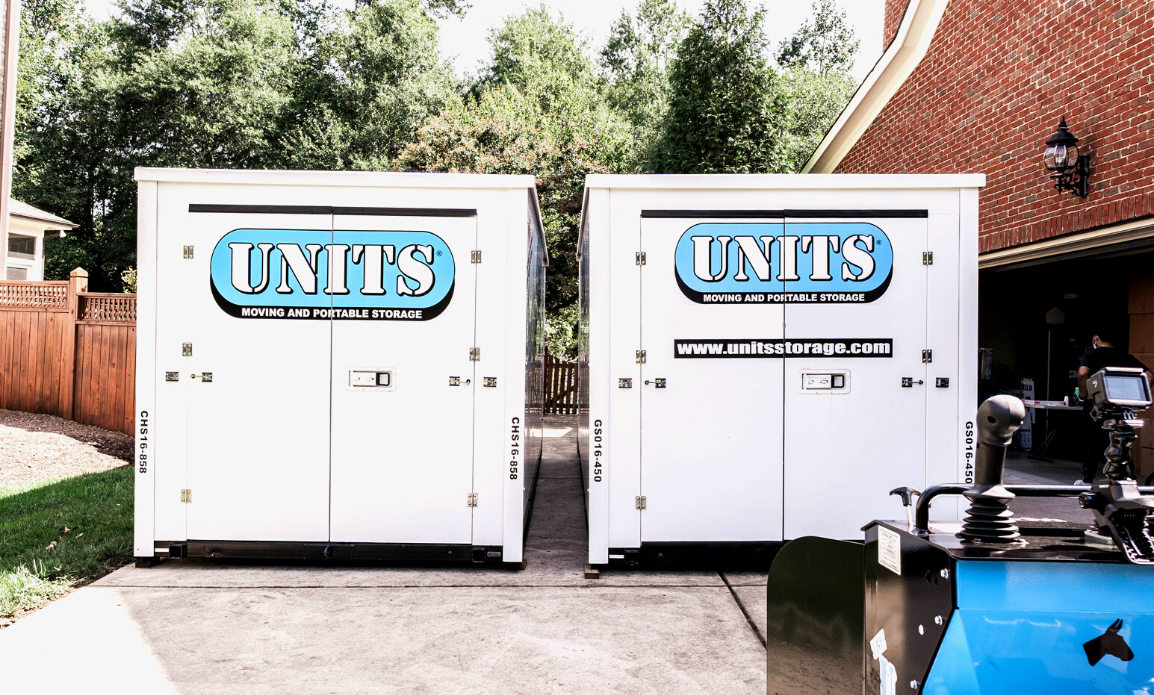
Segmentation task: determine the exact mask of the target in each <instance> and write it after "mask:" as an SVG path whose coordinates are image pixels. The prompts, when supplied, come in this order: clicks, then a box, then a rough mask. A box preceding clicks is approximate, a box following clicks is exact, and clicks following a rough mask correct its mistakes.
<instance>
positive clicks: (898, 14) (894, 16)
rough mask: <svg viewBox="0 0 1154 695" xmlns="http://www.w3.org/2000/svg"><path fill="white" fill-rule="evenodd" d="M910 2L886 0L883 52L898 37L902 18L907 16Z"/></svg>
mask: <svg viewBox="0 0 1154 695" xmlns="http://www.w3.org/2000/svg"><path fill="white" fill-rule="evenodd" d="M909 5H910V0H886V12H885V17H884V18H883V20H882V50H883V51H884V50H886V49H887V48H889V47H890V44H891V43H893V42H894V37H895V36H897V35H898V27H900V26H901V25H902V17H904V16H905V14H906V8H907V7H909Z"/></svg>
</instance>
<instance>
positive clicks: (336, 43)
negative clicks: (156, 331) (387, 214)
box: [14, 0, 467, 290]
mask: <svg viewBox="0 0 1154 695" xmlns="http://www.w3.org/2000/svg"><path fill="white" fill-rule="evenodd" d="M466 6H467V5H466V4H465V3H464V2H461V0H375V1H372V2H362V3H358V4H357V6H356V7H355V8H354V9H353V10H350V11H345V10H336V9H333V8H332V7H331V6H330V5H328V4H327V2H326V0H121V4H120V10H121V11H120V14H119V16H117V17H114V18H112V19H110V20H107V21H104V22H93V21H92V20H90V19H88V18H87V17H85V16H84V14H83V11H82V10H81V9H80V7H79V4H78V1H77V0H31V2H29V3H28V4H26V6H25V11H24V12H23V13H22V21H23V23H24V24H23V27H22V36H21V54H22V60H21V65H20V75H21V77H20V79H21V87H20V90H19V94H20V101H19V109H18V114H17V118H18V126H17V138H16V141H17V158H16V165H17V175H16V177H14V178H15V180H14V191H15V194H16V195H17V196H18V197H19V198H21V199H22V200H25V201H26V202H29V203H31V204H33V205H38V206H40V207H44V208H46V209H49V210H52V211H53V212H55V213H57V214H60V215H63V216H64V217H67V218H68V219H71V220H72V221H74V222H77V223H78V224H79V225H80V226H79V228H77V229H76V230H74V231H73V232H70V233H69V236H68V238H66V239H59V240H54V241H52V242H50V243H49V245H48V246H47V247H46V254H45V257H46V260H45V266H46V268H45V270H46V273H47V274H48V277H55V278H60V277H66V276H67V271H68V270H70V269H71V268H73V267H75V266H77V265H83V266H85V267H86V268H88V270H89V272H90V282H91V287H92V288H93V289H96V290H118V289H120V287H121V286H122V282H123V281H122V279H121V274H122V272H123V271H124V270H125V269H127V268H129V267H132V266H134V265H135V246H136V186H135V183H134V181H133V180H132V174H133V169H134V167H136V166H187V167H217V168H231V167H244V168H285V167H297V168H324V169H342V168H361V169H364V168H378V169H381V168H387V167H389V166H391V165H392V160H393V158H395V156H396V155H397V154H398V153H399V152H400V150H401V149H402V148H403V147H404V145H405V144H406V143H407V142H408V141H410V140H411V139H412V138H413V136H414V134H415V133H416V130H417V128H418V127H419V126H420V125H421V124H422V123H424V122H425V121H426V120H427V119H428V118H429V116H431V115H432V114H435V113H437V112H439V111H440V110H441V109H442V108H443V107H444V105H445V104H446V103H447V102H450V101H455V100H456V99H457V98H458V97H457V83H456V81H455V80H454V78H453V76H452V74H451V71H450V69H449V67H448V66H447V65H446V64H445V63H444V62H443V61H442V60H441V59H440V57H439V54H438V50H437V26H436V22H435V20H434V18H433V16H434V15H438V14H444V13H446V12H454V13H459V12H462V11H463V10H464V8H465V7H466Z"/></svg>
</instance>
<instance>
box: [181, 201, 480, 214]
mask: <svg viewBox="0 0 1154 695" xmlns="http://www.w3.org/2000/svg"><path fill="white" fill-rule="evenodd" d="M188 211H189V212H218V213H219V212H223V213H244V214H264V215H357V216H360V217H476V216H477V211H476V210H470V209H464V208H369V207H333V206H331V205H217V204H214V203H189V205H188Z"/></svg>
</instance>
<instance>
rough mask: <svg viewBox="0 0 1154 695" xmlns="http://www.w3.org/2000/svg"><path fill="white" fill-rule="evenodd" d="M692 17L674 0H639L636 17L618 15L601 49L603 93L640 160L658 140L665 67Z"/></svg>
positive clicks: (663, 108) (665, 98) (666, 94)
mask: <svg viewBox="0 0 1154 695" xmlns="http://www.w3.org/2000/svg"><path fill="white" fill-rule="evenodd" d="M691 24H692V19H691V18H690V16H689V15H688V14H686V13H685V12H684V11H682V10H680V9H678V7H677V4H676V3H675V2H674V0H641V4H640V5H638V6H637V13H636V16H634V15H631V14H629V13H628V12H625V11H622V12H621V16H620V17H618V18H617V21H615V22H614V23H613V26H612V27H611V28H610V30H609V39H608V41H607V42H606V43H605V46H604V48H602V49H601V54H600V59H601V60H600V62H601V68H602V70H603V72H604V74H605V79H606V86H605V95H606V98H607V99H608V102H609V104H610V106H612V107H613V108H614V109H616V110H617V111H619V112H620V113H621V114H622V115H624V116H625V118H627V119H628V120H629V123H630V125H631V126H632V127H633V132H634V140H635V143H636V152H635V158H636V159H638V160H641V159H642V158H643V157H644V156H645V152H646V151H647V149H648V148H649V146H650V145H651V144H652V142H653V141H654V140H655V139H656V137H657V132H658V131H657V128H658V125H659V124H660V123H661V120H662V118H663V117H664V116H665V111H666V109H667V108H668V100H669V66H670V65H671V64H672V62H673V59H674V56H675V54H676V51H677V46H678V45H679V44H680V43H681V41H682V40H683V39H684V38H685V34H686V33H687V32H688V31H689V27H690V26H691Z"/></svg>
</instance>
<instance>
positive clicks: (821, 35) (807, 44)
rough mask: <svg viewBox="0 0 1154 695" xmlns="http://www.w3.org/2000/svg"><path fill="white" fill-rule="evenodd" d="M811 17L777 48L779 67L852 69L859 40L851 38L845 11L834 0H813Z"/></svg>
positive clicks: (826, 70) (820, 71)
mask: <svg viewBox="0 0 1154 695" xmlns="http://www.w3.org/2000/svg"><path fill="white" fill-rule="evenodd" d="M812 7H813V17H811V18H810V19H808V20H806V21H805V22H804V23H803V24H802V25H801V28H799V29H798V30H797V31H796V32H794V35H793V36H791V37H790V38H788V39H785V40H784V41H782V42H781V43H780V44H778V48H777V64H778V65H780V66H781V67H783V68H790V67H794V66H801V67H805V68H808V69H810V70H813V71H816V72H817V73H818V74H819V75H827V74H829V73H831V72H835V71H839V70H841V71H845V72H849V71H850V70H852V69H853V62H854V56H856V55H857V51H858V46H859V45H860V44H861V42H860V41H859V40H858V39H856V38H854V33H853V27H851V26H850V25H849V23H848V22H847V21H846V16H845V10H840V11H839V10H838V6H837V0H814V3H813V5H812Z"/></svg>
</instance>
